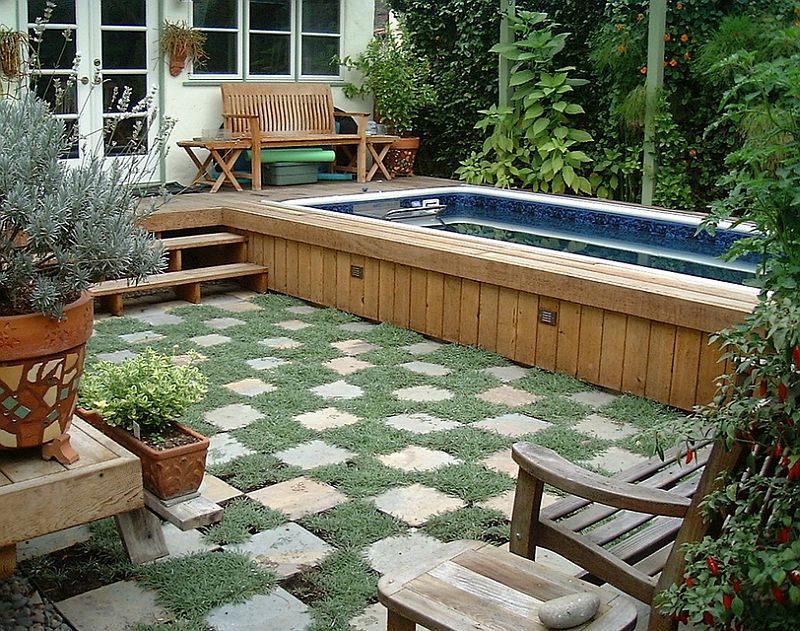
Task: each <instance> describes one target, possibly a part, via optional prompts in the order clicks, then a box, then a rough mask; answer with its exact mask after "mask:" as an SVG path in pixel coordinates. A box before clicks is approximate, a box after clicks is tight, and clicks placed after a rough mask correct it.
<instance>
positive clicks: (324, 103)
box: [222, 83, 336, 134]
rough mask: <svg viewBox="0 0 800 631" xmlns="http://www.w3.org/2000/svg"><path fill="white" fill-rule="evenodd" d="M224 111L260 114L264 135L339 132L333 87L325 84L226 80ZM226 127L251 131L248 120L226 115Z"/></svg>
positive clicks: (236, 132) (236, 130)
mask: <svg viewBox="0 0 800 631" xmlns="http://www.w3.org/2000/svg"><path fill="white" fill-rule="evenodd" d="M222 111H223V113H224V114H246V115H255V116H258V117H259V121H260V123H261V131H262V133H264V134H269V133H276V132H302V133H308V134H333V133H335V132H336V127H335V123H334V116H333V96H332V95H331V87H330V86H329V85H326V84H323V83H223V84H222ZM225 127H226V129H229V130H231V131H232V132H233V133H234V134H243V133H247V132H248V123H247V120H245V119H238V118H233V119H231V118H226V119H225Z"/></svg>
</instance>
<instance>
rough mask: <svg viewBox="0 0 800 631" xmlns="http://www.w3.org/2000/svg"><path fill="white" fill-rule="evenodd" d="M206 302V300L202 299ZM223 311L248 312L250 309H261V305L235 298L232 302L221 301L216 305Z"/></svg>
mask: <svg viewBox="0 0 800 631" xmlns="http://www.w3.org/2000/svg"><path fill="white" fill-rule="evenodd" d="M204 302H206V301H204ZM216 306H217V307H219V308H220V309H222V310H223V311H228V312H230V313H249V312H251V311H263V309H262V308H261V307H259V306H258V305H257V304H254V303H252V302H248V301H247V300H236V301H234V302H223V303H220V304H218V305H216Z"/></svg>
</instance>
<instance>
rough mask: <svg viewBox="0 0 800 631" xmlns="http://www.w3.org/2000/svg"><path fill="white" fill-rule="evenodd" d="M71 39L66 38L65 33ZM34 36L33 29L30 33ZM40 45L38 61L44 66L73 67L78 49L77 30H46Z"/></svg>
mask: <svg viewBox="0 0 800 631" xmlns="http://www.w3.org/2000/svg"><path fill="white" fill-rule="evenodd" d="M65 34H66V35H67V36H68V37H69V39H66V38H65V37H64V35H65ZM29 35H30V36H31V38H33V31H31V32H30V33H29ZM37 46H38V47H39V59H38V63H39V65H40V66H41V67H42V68H61V69H67V68H72V62H73V61H74V60H75V54H76V51H77V49H76V48H75V31H59V30H46V31H45V32H44V33H42V41H41V43H40V44H37Z"/></svg>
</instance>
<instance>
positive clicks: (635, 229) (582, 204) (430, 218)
mask: <svg viewBox="0 0 800 631" xmlns="http://www.w3.org/2000/svg"><path fill="white" fill-rule="evenodd" d="M290 203H293V204H297V205H302V206H312V207H315V208H322V209H326V210H332V211H335V212H341V213H348V214H354V215H361V216H367V217H373V218H378V219H385V220H389V221H395V222H399V223H408V224H412V225H417V226H425V227H429V228H434V229H438V230H447V231H450V232H458V233H461V234H467V235H471V236H477V237H486V238H491V239H498V240H501V241H507V242H511V243H517V244H522V245H529V246H533V247H540V248H547V249H552V250H561V251H566V252H572V253H576V254H583V255H587V256H592V257H596V258H602V259H605V260H611V261H619V262H623V263H632V264H635V265H642V266H645V267H651V268H655V269H664V270H670V271H675V272H680V273H683V274H690V275H692V276H700V277H703V278H712V279H716V280H722V281H727V282H735V283H742V282H744V281H745V280H746V279H748V278H751V277H752V276H753V273H754V271H755V266H756V263H757V259H756V258H755V257H752V256H751V257H748V258H740V259H737V260H736V261H723V260H722V259H721V258H720V257H721V256H722V255H723V254H724V253H725V252H727V250H728V249H729V248H730V246H731V244H732V243H733V242H734V241H736V240H737V239H740V238H742V237H743V236H746V235H747V234H748V231H747V230H746V229H741V228H737V229H735V230H732V229H718V230H717V231H716V233H715V234H714V235H713V236H712V235H709V234H707V233H705V232H698V231H697V226H698V225H699V223H700V221H701V219H702V217H701V216H699V215H696V214H689V213H679V212H673V211H663V210H657V209H649V208H644V207H640V206H635V205H629V204H619V203H612V202H601V201H596V200H582V199H578V198H570V197H560V196H555V195H542V194H533V193H518V192H512V191H495V190H492V189H484V188H478V187H446V188H444V187H443V188H435V189H433V188H432V189H418V190H416V191H407V192H394V193H373V194H370V193H364V194H361V195H348V196H334V197H326V198H316V199H303V200H294V201H292V202H290Z"/></svg>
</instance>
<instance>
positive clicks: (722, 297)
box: [148, 177, 756, 409]
mask: <svg viewBox="0 0 800 631" xmlns="http://www.w3.org/2000/svg"><path fill="white" fill-rule="evenodd" d="M452 184H453V182H450V181H448V180H439V179H434V178H422V177H412V178H398V179H396V180H393V181H391V182H375V183H371V184H370V185H369V186H365V185H361V184H357V183H353V182H330V183H319V184H312V185H303V186H288V187H272V188H270V189H267V190H264V191H260V192H251V191H245V192H242V193H235V194H234V193H217V194H214V195H208V194H191V195H182V196H178V197H175V198H173V199H172V200H171V201H169V202H168V203H167V204H166V205H164V206H163V207H162V208H161V209H160V210H159V212H158V213H157V214H156V215H154V216H153V217H152V218H151V219H150V220H149V221H148V226H149V227H150V228H151V229H153V230H156V231H160V232H164V233H170V231H174V230H183V229H190V228H199V227H211V226H214V227H220V228H223V229H225V230H230V231H232V232H238V233H240V234H243V235H245V236H247V237H248V249H247V255H246V260H247V261H249V262H251V263H256V264H260V265H265V266H266V267H268V268H269V270H270V274H269V288H270V289H272V290H274V291H278V292H281V293H286V294H290V295H293V296H297V297H299V298H303V299H305V300H308V301H310V302H312V303H316V304H321V305H329V306H335V307H337V308H340V309H343V310H345V311H349V312H351V313H354V314H357V315H359V316H362V317H365V318H368V319H371V320H375V321H385V322H391V323H393V324H396V325H398V326H403V327H408V328H411V329H413V330H416V331H419V332H421V333H424V334H426V335H429V336H431V337H433V338H438V339H443V340H448V341H455V342H460V343H463V344H468V345H477V346H480V347H482V348H485V349H487V350H490V351H494V352H497V353H499V354H501V355H504V356H505V357H508V358H510V359H512V360H514V361H517V362H519V363H521V364H525V365H535V366H540V367H542V368H545V369H548V370H557V371H561V372H565V373H568V374H571V375H574V376H576V377H578V378H580V379H584V380H586V381H589V382H591V383H594V384H597V385H600V386H604V387H607V388H610V389H613V390H617V391H623V392H630V393H633V394H638V395H644V396H647V397H649V398H652V399H655V400H657V401H661V402H664V403H669V404H671V405H675V406H677V407H680V408H684V409H690V408H691V407H692V406H693V405H695V404H698V403H704V402H706V401H708V400H709V399H710V397H711V395H712V394H713V392H714V379H715V377H716V376H717V375H719V374H720V373H721V372H723V368H724V367H723V366H721V365H719V364H718V358H719V353H718V352H717V350H716V349H714V348H712V347H710V346H709V345H708V336H709V334H710V333H712V332H714V331H716V330H718V329H720V328H722V327H725V326H729V325H731V324H733V323H735V322H738V321H740V320H741V319H742V318H743V316H744V315H745V314H746V313H748V312H749V311H750V310H751V309H752V307H753V305H754V304H755V298H756V292H755V291H754V290H752V289H749V288H745V287H739V286H735V285H730V284H727V283H720V282H716V281H709V280H704V279H699V278H693V277H688V276H681V275H677V274H672V273H668V272H660V271H657V270H651V269H647V268H639V267H633V266H624V265H619V264H612V263H607V262H604V261H600V260H596V259H587V258H585V257H581V256H577V255H573V254H568V253H561V252H552V251H544V250H537V249H534V248H523V247H520V246H517V245H513V244H506V243H502V242H496V241H488V240H479V239H475V238H470V237H464V236H462V235H455V234H451V233H440V232H435V231H430V230H426V229H421V228H415V227H411V226H403V225H397V224H393V223H389V222H382V221H379V220H371V219H366V218H360V217H352V216H345V215H333V214H331V213H324V212H318V211H314V210H308V209H300V208H295V209H291V208H288V207H285V206H280V205H277V204H276V205H272V204H267V203H262V201H263V200H266V201H272V202H280V201H283V200H286V199H291V198H299V197H307V196H314V197H316V196H323V195H331V194H347V193H354V192H359V191H362V190H363V189H364V188H367V189H368V190H369V192H377V191H388V190H405V189H410V188H423V187H429V186H441V185H452ZM354 267H355V268H360V271H361V275H360V276H358V277H357V276H354V275H353V273H354V272H358V270H354V269H353V268H354ZM542 312H552V313H555V325H550V324H547V323H545V322H543V321H542V317H543V315H546V314H543V313H542Z"/></svg>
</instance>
